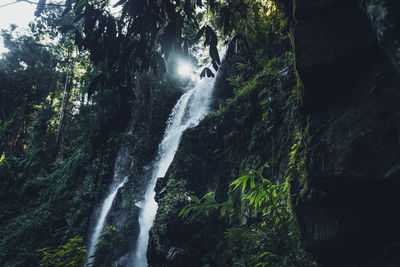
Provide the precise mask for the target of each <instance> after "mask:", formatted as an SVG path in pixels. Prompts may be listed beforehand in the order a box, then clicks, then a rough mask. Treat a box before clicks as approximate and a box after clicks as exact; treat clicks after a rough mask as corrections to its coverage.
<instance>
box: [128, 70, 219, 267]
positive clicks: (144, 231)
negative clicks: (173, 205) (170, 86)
mask: <svg viewBox="0 0 400 267" xmlns="http://www.w3.org/2000/svg"><path fill="white" fill-rule="evenodd" d="M214 82H215V79H211V78H203V79H202V80H199V81H196V83H195V86H194V87H193V88H192V89H190V90H189V91H187V92H186V93H185V94H183V95H182V96H181V98H180V99H179V100H178V102H177V103H176V105H175V107H174V108H173V110H172V112H171V115H170V117H169V119H168V122H167V128H166V130H165V133H164V137H163V139H162V141H161V143H160V145H159V147H158V155H157V158H156V160H155V162H154V163H153V171H152V176H151V180H150V182H149V184H148V186H147V189H146V193H145V197H144V201H143V205H142V209H141V211H140V214H139V227H140V234H139V238H138V240H137V244H136V251H135V254H134V255H133V263H132V265H131V266H134V267H146V266H147V258H146V251H147V244H148V241H149V231H150V228H151V226H152V224H153V221H154V218H155V216H156V212H157V208H158V205H157V202H156V201H155V200H154V197H155V192H154V188H155V185H156V181H157V178H158V177H163V176H165V173H166V172H167V169H168V167H169V165H170V164H171V162H172V160H173V158H174V155H175V152H176V150H177V149H178V146H179V142H180V139H181V136H182V134H183V132H184V131H185V130H186V129H188V128H191V127H194V126H196V125H197V124H198V123H199V122H200V120H201V119H203V118H204V117H205V116H206V115H207V114H208V113H209V106H210V102H211V96H212V92H213V89H214Z"/></svg>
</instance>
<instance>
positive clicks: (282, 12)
mask: <svg viewBox="0 0 400 267" xmlns="http://www.w3.org/2000/svg"><path fill="white" fill-rule="evenodd" d="M115 8H118V9H119V11H118V12H117V11H115ZM292 10H293V6H292V1H283V0H282V1H278V0H276V1H272V0H244V1H236V0H226V1H225V0H165V1H159V0H120V1H118V2H114V3H112V4H110V1H109V0H66V1H61V2H60V1H57V2H54V3H53V2H51V1H50V0H47V1H46V0H40V1H39V3H38V5H37V10H36V13H35V15H36V20H35V22H34V23H32V24H30V33H26V34H20V33H18V31H17V30H18V29H17V28H16V26H13V25H11V26H10V28H9V29H8V30H3V31H2V33H1V36H2V38H3V40H4V44H5V47H6V48H7V49H8V51H7V52H5V53H4V54H3V55H2V58H1V59H0V140H1V142H0V177H1V179H0V183H1V184H0V199H1V204H0V207H1V212H0V217H1V220H0V221H1V228H0V262H1V263H2V265H3V266H38V265H40V264H42V265H43V266H80V265H81V264H82V263H83V262H84V261H85V253H86V247H85V245H84V244H85V243H86V241H85V240H83V237H85V236H87V232H88V230H89V229H88V227H89V222H90V219H91V218H90V214H92V211H93V208H94V206H95V205H96V203H98V202H99V201H100V200H101V199H102V197H103V195H104V193H105V192H106V190H107V186H108V185H109V183H110V181H111V179H112V172H113V165H114V161H115V158H116V155H117V152H118V148H119V146H120V144H121V143H124V142H129V140H128V139H129V138H128V136H129V133H128V130H127V129H128V128H129V127H128V126H129V123H130V120H131V116H132V109H133V108H134V107H133V103H134V101H135V99H136V94H137V91H136V88H137V85H138V80H139V77H144V76H146V77H148V78H149V79H150V80H153V81H160V85H159V86H160V88H162V90H159V91H158V94H160V96H161V98H162V96H163V95H166V94H169V92H165V91H163V90H166V91H168V90H172V89H169V86H170V85H171V84H173V86H174V87H179V86H181V85H182V84H185V82H187V81H185V80H184V79H183V78H179V77H177V74H176V70H175V69H176V64H178V63H177V62H176V60H175V58H178V57H182V58H186V59H187V60H189V61H191V62H192V63H193V64H196V65H200V64H202V63H203V62H200V61H199V60H198V59H199V58H201V56H199V55H203V54H205V53H206V54H207V55H208V56H209V58H210V62H211V63H210V65H209V66H206V67H205V68H204V69H202V71H201V72H200V73H198V75H199V76H200V77H204V76H208V77H214V76H215V72H216V71H217V70H218V69H219V68H220V64H221V59H220V57H219V55H218V49H219V48H221V47H222V46H224V45H228V46H229V47H231V49H235V50H236V51H244V52H243V53H244V54H246V53H249V54H252V55H253V56H254V57H253V59H252V60H250V59H249V60H248V61H247V62H242V63H238V64H237V68H238V71H239V74H237V75H235V76H232V77H230V79H229V80H230V83H231V84H232V86H233V87H234V96H232V98H230V99H228V100H227V102H226V103H225V104H223V105H221V106H220V108H219V110H218V111H217V114H222V113H223V112H224V110H226V109H231V106H232V103H236V102H235V101H236V100H235V99H240V98H241V97H243V98H246V97H247V96H250V95H252V94H254V93H255V92H257V93H258V97H257V104H255V105H260V106H262V107H263V118H264V122H265V125H264V126H265V127H269V126H270V125H272V123H271V120H274V119H276V118H275V117H274V116H275V113H274V107H273V105H274V102H273V101H274V99H273V98H271V95H270V92H268V90H267V89H268V88H266V86H268V82H269V80H268V79H269V78H268V77H267V73H268V75H272V76H276V77H277V76H278V74H279V73H278V72H279V69H278V68H275V66H277V65H280V66H281V65H283V64H286V63H288V65H290V64H293V62H294V55H293V51H292V49H293V47H292V46H291V34H292V33H291V30H292V27H293V23H294V21H293V18H292V15H291V14H292V13H291V12H292ZM281 46H282V47H281ZM250 51H251V52H250ZM254 58H255V59H256V60H254ZM298 82H299V83H300V81H298ZM255 88H257V91H256V90H255ZM260 88H261V90H260V91H258V90H259V89H260ZM287 97H288V98H287V99H286V100H284V102H286V103H287V105H294V106H296V105H297V104H298V103H300V102H301V84H296V85H294V86H293V90H291V91H290V93H289V94H288V95H287ZM155 108H156V107H155ZM299 132H301V130H299ZM299 136H300V137H298V140H299V143H298V146H300V145H302V143H301V142H302V141H301V138H302V137H301V135H300V134H299ZM226 138H227V139H229V138H230V137H229V136H227V137H226ZM304 138H306V137H304ZM232 142H234V140H233V141H232ZM255 142H256V140H255ZM253 146H257V144H253ZM143 147H144V148H146V144H144V145H143ZM297 148H298V147H293V151H294V152H293V153H292V156H293V159H291V163H292V164H294V166H293V171H301V166H300V164H301V160H298V159H297V158H296V157H298V154H296V153H297V152H296V149H297ZM264 164H266V163H265V162H259V161H258V160H255V162H253V164H250V163H249V164H248V165H249V166H250V165H251V166H252V168H247V171H249V173H248V174H246V175H245V176H242V177H241V178H239V179H237V180H235V181H231V182H232V184H231V186H232V188H231V190H230V191H229V193H228V199H224V201H226V202H222V203H219V202H216V200H215V199H214V196H213V195H212V194H207V195H205V196H204V197H203V198H202V199H198V198H196V197H195V196H192V197H191V199H192V200H193V202H194V204H191V205H190V206H187V207H186V208H185V209H184V210H183V211H182V213H181V214H182V215H183V216H186V215H189V214H193V213H190V212H193V211H194V212H197V214H198V216H202V215H201V214H202V213H203V212H205V213H208V212H209V211H210V208H220V212H221V215H222V216H225V217H226V221H227V224H226V225H227V228H226V238H227V240H228V242H229V245H230V246H231V248H230V249H232V253H233V254H235V256H234V257H237V258H238V260H237V262H236V264H239V265H240V266H270V265H271V264H272V265H276V266H283V265H287V266H304V265H308V266H310V264H315V263H314V262H313V261H312V259H310V258H309V256H308V255H307V253H305V252H304V250H303V249H302V245H301V242H300V238H299V233H298V229H297V225H296V223H297V222H296V220H295V219H294V215H293V211H292V210H291V206H290V199H289V197H288V196H289V194H290V189H289V188H290V180H286V181H274V180H270V179H269V177H265V175H266V174H269V173H266V172H264V168H267V166H268V165H267V164H266V165H264ZM296 164H297V165H296ZM262 166H264V167H262ZM258 168H261V169H259V170H258V171H255V170H256V169H258ZM250 169H253V170H251V171H250ZM111 230H112V229H111ZM111 230H110V231H111ZM114 231H115V228H114ZM105 234H107V233H105ZM109 239H110V238H109ZM109 239H107V240H108V241H107V242H108V243H107V242H106V241H104V242H103V246H109V245H110V244H111V243H112V242H111V243H110V242H109ZM105 240H106V239H105ZM111 240H112V238H111ZM238 242H241V244H240V245H238ZM110 246H111V245H110ZM238 255H240V256H238ZM228 256H229V255H228ZM228 256H226V257H228ZM231 256H232V255H231ZM232 257H233V256H232ZM239 265H237V266H239Z"/></svg>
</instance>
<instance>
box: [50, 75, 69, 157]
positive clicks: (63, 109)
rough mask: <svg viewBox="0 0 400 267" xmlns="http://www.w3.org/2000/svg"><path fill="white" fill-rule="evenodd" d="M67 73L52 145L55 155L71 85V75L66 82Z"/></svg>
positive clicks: (66, 78)
mask: <svg viewBox="0 0 400 267" xmlns="http://www.w3.org/2000/svg"><path fill="white" fill-rule="evenodd" d="M68 74H69V71H68V70H67V75H66V77H65V84H64V95H63V100H62V106H61V113H60V119H59V121H58V127H57V136H56V142H55V145H54V150H55V152H54V154H55V155H56V156H57V154H58V150H59V146H60V135H61V129H62V126H63V122H64V118H65V109H66V107H67V104H68V100H69V93H70V91H71V87H72V75H71V77H70V80H71V81H70V82H69V83H68Z"/></svg>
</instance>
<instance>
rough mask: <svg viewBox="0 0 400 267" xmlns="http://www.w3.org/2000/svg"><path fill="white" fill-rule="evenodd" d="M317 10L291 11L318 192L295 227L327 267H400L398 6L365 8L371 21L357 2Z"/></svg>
mask: <svg viewBox="0 0 400 267" xmlns="http://www.w3.org/2000/svg"><path fill="white" fill-rule="evenodd" d="M299 2H300V1H299ZM322 2H323V3H322ZM322 2H321V1H305V2H303V3H301V4H300V3H299V5H298V7H297V19H298V26H297V27H296V32H295V39H296V55H297V58H296V59H297V68H298V71H299V74H300V78H301V79H302V81H303V84H304V106H303V110H302V111H303V112H304V113H305V114H308V115H309V118H310V124H311V129H312V132H311V135H314V138H313V141H312V144H311V147H312V149H310V151H308V156H307V161H308V163H307V164H308V165H307V166H308V173H309V181H310V183H311V185H312V187H313V189H314V190H315V194H314V198H313V199H312V200H309V201H304V202H302V203H300V204H299V205H298V206H297V215H298V219H299V223H300V225H301V227H302V232H303V237H304V241H305V244H306V245H307V246H308V248H309V249H310V251H311V252H312V253H313V254H314V255H315V256H317V257H318V258H319V260H320V262H321V263H323V264H325V265H326V266H347V265H357V266H393V265H391V264H393V262H396V263H397V264H399V263H400V259H399V257H398V256H397V255H396V254H395V253H394V251H396V250H397V249H398V248H399V241H400V230H399V228H398V227H397V225H399V223H400V216H399V215H398V214H396V212H394V210H396V209H397V207H398V203H400V197H399V195H398V194H396V189H395V188H398V186H399V185H400V172H399V166H400V165H399V164H400V146H399V144H400V143H399V142H400V141H399V140H400V135H399V134H400V123H399V114H400V106H399V104H398V103H399V101H400V91H399V86H400V77H399V74H398V72H396V70H395V69H396V68H398V66H397V64H398V62H399V60H398V58H397V55H396V53H395V52H394V51H396V50H397V49H399V48H400V46H399V45H397V41H396V40H397V38H399V37H400V35H399V32H398V31H397V30H395V29H396V28H397V23H398V22H397V21H398V18H394V15H393V13H392V12H395V10H397V8H398V4H399V2H398V1H396V3H394V2H395V1H378V0H376V1H361V4H362V7H363V9H364V11H366V14H367V15H368V17H369V18H370V21H368V19H367V15H366V14H365V13H364V12H363V9H362V8H360V7H359V6H358V5H357V2H356V1H322ZM389 6H390V7H392V8H393V9H390V11H389V9H388V7H389ZM396 14H397V13H396ZM335 18H336V19H335ZM332 20H334V21H335V23H332ZM371 22H372V25H371ZM311 36H315V38H310V37H311ZM376 37H378V38H376ZM378 43H379V45H380V46H383V48H384V49H383V50H382V49H381V48H380V47H379V45H378ZM385 54H386V55H385Z"/></svg>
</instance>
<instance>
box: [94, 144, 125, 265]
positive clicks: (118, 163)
mask: <svg viewBox="0 0 400 267" xmlns="http://www.w3.org/2000/svg"><path fill="white" fill-rule="evenodd" d="M132 167H133V160H132V158H131V157H130V156H129V155H128V153H127V151H126V150H125V149H123V148H122V149H120V151H119V152H118V156H117V159H116V160H115V166H114V176H113V181H112V183H111V185H110V188H109V190H108V195H107V196H106V198H105V199H104V201H103V203H102V205H101V207H100V209H99V213H98V219H97V221H96V225H95V227H94V229H93V231H92V236H91V238H90V241H89V246H88V254H87V260H88V263H89V264H88V265H90V264H92V263H93V262H94V257H93V256H94V254H95V252H96V244H97V242H98V239H99V237H100V234H101V231H102V230H103V228H104V226H105V224H106V218H107V215H108V213H109V212H110V210H111V207H112V204H113V202H114V199H115V197H116V195H117V193H118V190H119V189H120V188H121V187H122V186H124V184H125V183H126V181H127V180H128V176H129V174H130V173H131V171H132Z"/></svg>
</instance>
